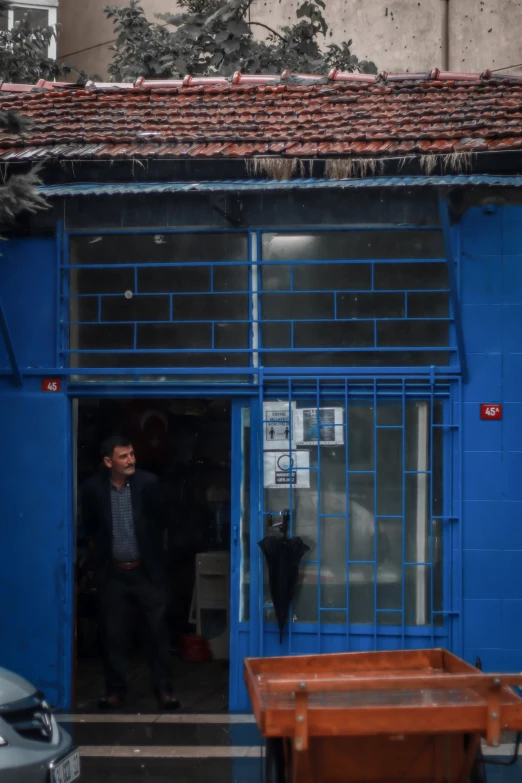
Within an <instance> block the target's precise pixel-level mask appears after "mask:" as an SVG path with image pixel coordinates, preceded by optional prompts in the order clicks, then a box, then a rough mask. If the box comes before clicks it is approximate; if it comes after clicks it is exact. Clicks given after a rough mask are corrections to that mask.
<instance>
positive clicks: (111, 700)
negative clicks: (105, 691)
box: [98, 693, 125, 710]
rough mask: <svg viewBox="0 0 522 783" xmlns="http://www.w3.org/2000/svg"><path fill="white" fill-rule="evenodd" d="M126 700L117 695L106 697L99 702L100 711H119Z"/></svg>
mask: <svg viewBox="0 0 522 783" xmlns="http://www.w3.org/2000/svg"><path fill="white" fill-rule="evenodd" d="M124 701H125V699H124V698H123V697H122V696H118V695H116V694H115V693H113V694H111V695H110V696H104V697H103V698H102V699H100V700H99V702H98V708H99V709H100V710H117V709H119V707H122V706H123V703H124Z"/></svg>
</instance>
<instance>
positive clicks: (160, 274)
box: [138, 266, 210, 294]
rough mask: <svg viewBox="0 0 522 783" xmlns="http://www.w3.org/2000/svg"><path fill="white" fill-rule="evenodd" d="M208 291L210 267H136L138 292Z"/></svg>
mask: <svg viewBox="0 0 522 783" xmlns="http://www.w3.org/2000/svg"><path fill="white" fill-rule="evenodd" d="M191 291H194V292H199V291H210V267H208V266H192V267H191V266H183V267H157V266H152V267H148V268H145V269H143V268H140V269H138V292H139V293H140V294H161V293H169V294H170V293H189V292H191Z"/></svg>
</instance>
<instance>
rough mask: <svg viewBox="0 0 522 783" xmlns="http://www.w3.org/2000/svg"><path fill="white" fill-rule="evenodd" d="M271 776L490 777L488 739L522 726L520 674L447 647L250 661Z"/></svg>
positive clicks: (356, 781)
mask: <svg viewBox="0 0 522 783" xmlns="http://www.w3.org/2000/svg"><path fill="white" fill-rule="evenodd" d="M245 680H246V684H247V688H248V692H249V694H250V699H251V701H252V705H253V708H254V713H255V716H256V720H257V724H258V726H259V730H260V732H261V734H262V735H263V736H264V737H265V738H266V740H267V759H266V779H267V781H270V783H284V782H285V781H286V782H287V783H360V782H361V781H369V782H370V783H384V782H385V781H386V783H391V782H393V783H403V781H408V783H411V782H415V783H428V781H429V783H434V782H435V781H437V783H439V782H440V783H467V781H472V783H480V781H484V780H485V774H484V770H483V765H482V763H480V759H481V739H482V738H484V739H486V740H487V743H488V744H489V745H499V744H500V739H501V734H502V732H506V731H515V732H518V731H522V699H521V698H520V697H519V696H518V695H517V694H516V693H515V691H513V690H512V689H511V687H510V686H520V685H522V675H520V674H513V675H511V674H509V675H507V674H484V673H483V672H481V671H479V670H478V669H476V668H475V667H473V666H470V665H469V664H467V663H465V662H464V661H463V660H461V659H460V658H457V657H456V656H455V655H452V654H451V653H449V652H447V651H446V650H412V651H397V652H395V651H394V652H375V653H371V652H370V653H343V654H336V655H304V656H291V657H285V658H255V659H254V658H252V659H249V660H246V661H245Z"/></svg>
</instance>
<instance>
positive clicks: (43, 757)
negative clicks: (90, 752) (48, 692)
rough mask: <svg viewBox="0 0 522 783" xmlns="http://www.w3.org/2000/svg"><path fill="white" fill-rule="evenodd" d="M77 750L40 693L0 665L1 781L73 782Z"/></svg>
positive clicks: (77, 774)
mask: <svg viewBox="0 0 522 783" xmlns="http://www.w3.org/2000/svg"><path fill="white" fill-rule="evenodd" d="M79 776H80V754H79V752H78V750H77V748H75V747H74V746H73V743H72V740H71V737H70V736H69V734H68V733H67V732H66V731H64V730H63V729H62V728H60V726H59V725H58V724H57V722H56V720H55V719H54V717H53V715H52V713H51V709H50V708H49V705H48V704H47V702H46V701H45V697H44V695H43V693H41V692H40V691H37V690H36V688H35V687H34V686H33V685H31V684H30V683H28V682H27V680H24V679H23V678H22V677H19V676H18V675H17V674H13V672H10V671H8V670H7V669H2V668H1V667H0V781H1V783H72V781H73V780H76V779H77V778H79Z"/></svg>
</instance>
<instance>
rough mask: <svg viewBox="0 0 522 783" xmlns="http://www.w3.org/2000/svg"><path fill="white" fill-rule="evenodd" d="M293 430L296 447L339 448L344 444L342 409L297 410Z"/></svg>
mask: <svg viewBox="0 0 522 783" xmlns="http://www.w3.org/2000/svg"><path fill="white" fill-rule="evenodd" d="M318 414H319V415H318ZM294 429H295V435H294V437H295V441H296V443H297V445H298V446H317V444H319V445H320V446H341V445H342V444H343V443H344V426H343V409H342V408H319V409H317V408H299V409H298V410H296V411H295V414H294Z"/></svg>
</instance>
